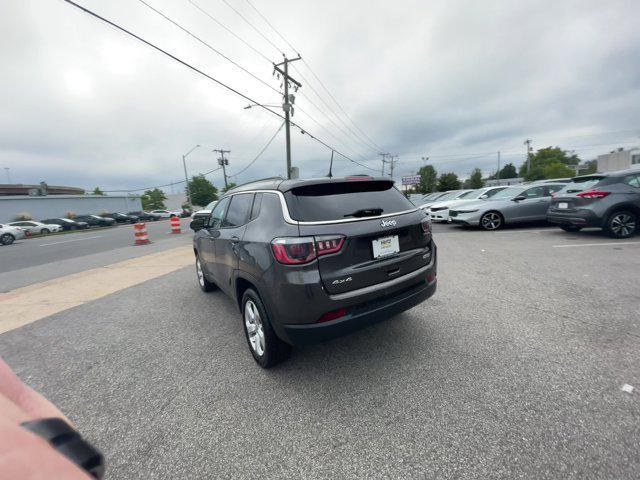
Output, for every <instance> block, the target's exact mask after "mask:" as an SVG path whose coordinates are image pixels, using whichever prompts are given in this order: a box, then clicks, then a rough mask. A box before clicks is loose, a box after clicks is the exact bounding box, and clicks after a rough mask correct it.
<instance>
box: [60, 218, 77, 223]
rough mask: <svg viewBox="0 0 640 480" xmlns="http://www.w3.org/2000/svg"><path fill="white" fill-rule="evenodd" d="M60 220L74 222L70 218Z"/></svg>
mask: <svg viewBox="0 0 640 480" xmlns="http://www.w3.org/2000/svg"><path fill="white" fill-rule="evenodd" d="M60 220H62V221H63V222H67V223H73V222H74V221H73V220H71V219H70V218H61V219H60Z"/></svg>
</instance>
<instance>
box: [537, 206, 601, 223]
mask: <svg viewBox="0 0 640 480" xmlns="http://www.w3.org/2000/svg"><path fill="white" fill-rule="evenodd" d="M547 221H548V222H550V223H555V224H558V225H577V226H581V227H602V218H600V217H598V216H597V215H596V214H595V213H594V212H593V211H591V210H584V209H583V210H573V211H570V212H562V211H558V210H553V211H551V210H550V211H549V212H547Z"/></svg>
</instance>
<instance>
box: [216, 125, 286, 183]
mask: <svg viewBox="0 0 640 480" xmlns="http://www.w3.org/2000/svg"><path fill="white" fill-rule="evenodd" d="M282 127H284V122H282V124H281V125H280V126H279V127H278V130H276V133H274V134H273V136H272V137H271V138H270V139H269V141H268V142H267V144H266V145H265V146H264V147H262V150H260V152H258V154H257V155H256V156H255V158H254V159H253V160H251V161H250V162H249V164H248V165H246V166H245V167H244V168H243V169H242V170H240V171H239V172H238V173H234V174H233V175H229V178H231V177H237V176H238V175H240V174H241V173H243V172H245V171H246V170H247V169H248V168H249V167H251V165H253V164H254V163H256V160H258V159H259V158H260V157H261V156H262V154H263V153H264V152H265V151H266V150H267V148H269V145H271V142H273V140H274V139H275V138H276V137H277V136H278V134H279V133H280V131H281V130H282Z"/></svg>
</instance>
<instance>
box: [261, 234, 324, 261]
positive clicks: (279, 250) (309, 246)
mask: <svg viewBox="0 0 640 480" xmlns="http://www.w3.org/2000/svg"><path fill="white" fill-rule="evenodd" d="M271 248H272V250H273V254H274V255H275V256H276V260H278V261H279V262H280V263H285V264H287V265H296V264H300V263H308V262H310V261H311V260H313V259H314V258H316V256H317V255H316V244H315V242H314V241H313V237H286V238H276V239H275V240H273V241H272V242H271Z"/></svg>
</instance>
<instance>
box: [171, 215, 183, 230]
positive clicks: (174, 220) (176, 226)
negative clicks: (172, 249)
mask: <svg viewBox="0 0 640 480" xmlns="http://www.w3.org/2000/svg"><path fill="white" fill-rule="evenodd" d="M171 233H182V232H181V231H180V218H179V217H176V216H175V215H174V216H173V217H171Z"/></svg>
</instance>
